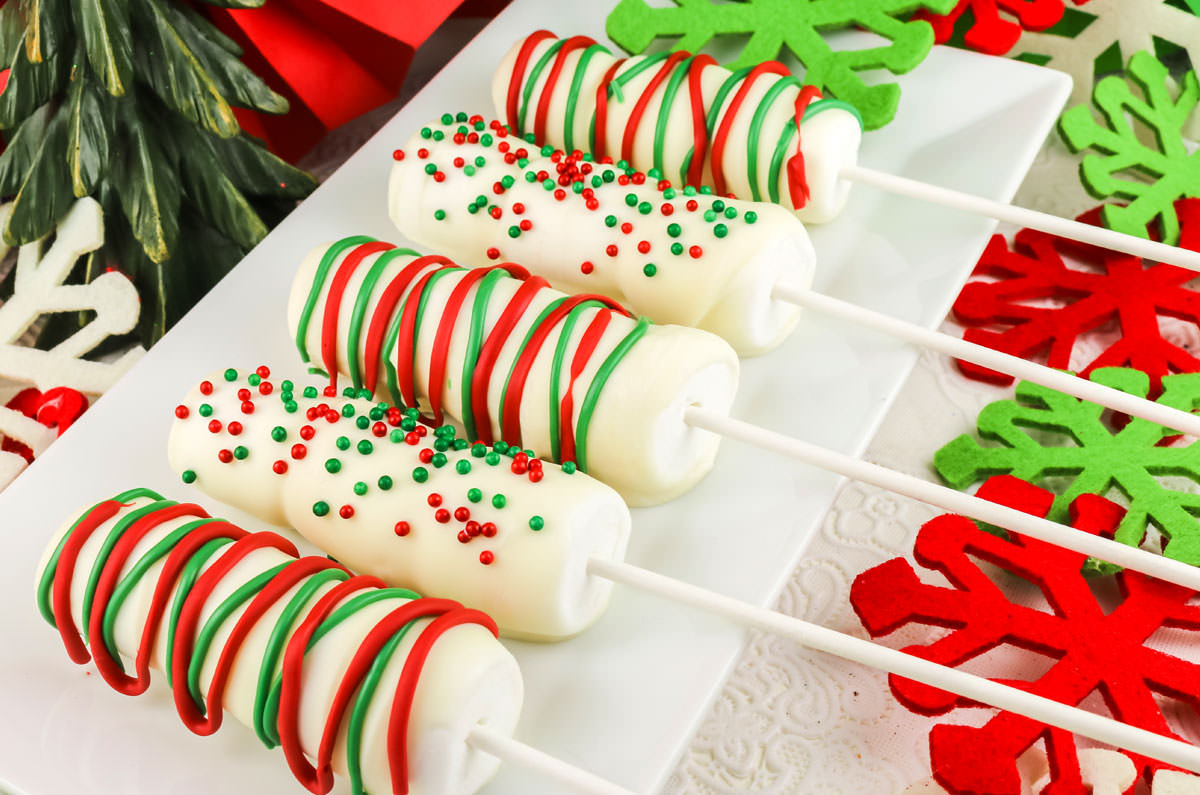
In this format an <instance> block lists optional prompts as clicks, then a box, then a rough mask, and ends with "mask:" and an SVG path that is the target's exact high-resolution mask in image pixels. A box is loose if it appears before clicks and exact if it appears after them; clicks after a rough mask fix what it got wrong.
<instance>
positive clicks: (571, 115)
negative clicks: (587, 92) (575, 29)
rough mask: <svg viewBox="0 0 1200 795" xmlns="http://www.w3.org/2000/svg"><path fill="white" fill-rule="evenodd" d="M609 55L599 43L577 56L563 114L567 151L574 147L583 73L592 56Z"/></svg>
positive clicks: (605, 48) (584, 73)
mask: <svg viewBox="0 0 1200 795" xmlns="http://www.w3.org/2000/svg"><path fill="white" fill-rule="evenodd" d="M601 52H602V53H604V54H605V55H611V54H612V53H610V52H609V50H608V48H607V47H604V46H602V45H600V44H593V45H592V46H590V47H588V48H587V49H585V50H584V51H583V53H582V54H580V56H579V62H578V63H576V64H575V74H574V76H573V77H572V78H571V88H570V90H569V91H567V110H566V113H565V114H564V116H563V149H565V150H566V151H568V152H571V151H574V149H575V110H576V107H577V106H578V104H579V89H580V87H581V86H582V85H583V78H584V75H586V74H587V68H588V64H589V63H590V62H591V60H592V56H594V55H596V54H597V53H601Z"/></svg>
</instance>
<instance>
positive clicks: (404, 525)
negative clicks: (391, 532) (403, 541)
mask: <svg viewBox="0 0 1200 795" xmlns="http://www.w3.org/2000/svg"><path fill="white" fill-rule="evenodd" d="M395 529H396V535H398V536H400V537H401V538H403V537H404V536H406V535H408V534H409V533H410V532H412V527H411V526H410V525H409V523H408V522H406V521H404V520H403V519H401V520H400V521H399V522H396V528H395Z"/></svg>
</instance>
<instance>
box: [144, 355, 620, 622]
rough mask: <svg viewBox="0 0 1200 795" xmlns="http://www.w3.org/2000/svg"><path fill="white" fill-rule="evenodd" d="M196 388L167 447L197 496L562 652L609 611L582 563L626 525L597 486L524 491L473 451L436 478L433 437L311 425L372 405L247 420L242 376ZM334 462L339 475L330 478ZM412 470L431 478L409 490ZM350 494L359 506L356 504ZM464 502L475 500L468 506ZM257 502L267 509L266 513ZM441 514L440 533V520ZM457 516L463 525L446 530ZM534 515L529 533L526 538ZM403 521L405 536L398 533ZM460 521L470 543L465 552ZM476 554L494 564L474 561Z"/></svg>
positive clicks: (257, 411) (275, 408)
mask: <svg viewBox="0 0 1200 795" xmlns="http://www.w3.org/2000/svg"><path fill="white" fill-rule="evenodd" d="M206 383H209V384H212V387H213V388H212V392H211V393H210V394H207V395H205V394H202V393H201V391H200V387H199V385H198V386H196V387H194V388H193V389H192V390H191V391H190V392H189V393H188V394H187V396H186V397H185V398H184V401H183V404H182V405H184V406H187V407H188V409H189V413H188V416H187V417H185V418H182V419H179V418H177V419H176V420H175V423H174V425H173V427H172V428H171V435H170V439H169V443H168V457H169V459H170V462H171V467H172V469H174V470H175V471H176V472H180V473H182V472H184V471H190V472H192V473H194V474H195V485H196V486H197V487H198V488H200V489H201V490H203V491H204V492H205V493H206V494H209V495H210V496H212V497H215V498H217V499H219V500H221V501H222V502H226V503H229V504H230V505H234V506H236V507H238V508H241V509H243V510H246V511H249V512H251V513H253V514H255V515H256V516H259V517H260V518H263V519H266V520H268V521H273V520H274V518H276V517H278V518H279V519H280V520H281V521H279V522H278V523H279V524H286V525H290V526H292V527H294V528H295V529H296V530H297V531H299V532H300V534H301V535H303V536H304V537H305V538H307V539H308V540H309V541H311V542H313V543H314V544H316V545H317V546H318V547H320V548H321V549H323V550H324V551H325V552H327V553H329V554H330V555H332V556H333V557H334V558H335V559H336V560H338V561H340V562H341V563H343V564H344V565H346V566H348V567H349V568H351V569H353V570H354V571H358V572H361V573H364V574H371V575H374V576H376V577H379V578H381V579H382V580H383V581H384V582H386V583H388V584H389V585H398V586H402V587H406V588H412V589H414V590H416V591H417V592H418V593H421V594H422V595H425V596H438V597H443V598H447V599H454V600H455V601H458V602H461V603H462V604H464V605H467V606H468V607H474V608H476V609H479V610H484V611H485V612H487V613H488V614H489V615H490V616H492V618H493V619H495V621H496V623H497V624H498V625H499V626H500V628H501V631H502V632H503V633H504V634H505V635H506V636H508V637H517V638H523V639H529V640H543V641H546V640H560V639H562V638H565V637H569V636H571V635H575V634H577V633H579V632H581V631H582V630H584V629H585V628H587V627H588V626H589V625H590V624H591V623H592V622H594V621H595V620H596V619H597V618H599V616H600V614H601V613H603V611H604V608H605V607H606V606H607V604H608V599H609V595H610V593H611V591H612V583H611V582H610V581H608V580H605V579H603V578H600V577H592V576H589V575H588V573H587V564H588V560H589V559H590V558H591V557H593V556H598V557H603V558H606V559H609V560H621V559H623V558H624V555H625V547H626V545H627V543H628V540H629V530H630V524H631V520H630V516H629V510H628V508H626V507H625V504H624V502H622V500H621V498H620V497H619V496H618V495H617V493H616V492H615V491H613V490H612V489H611V488H609V487H608V486H605V485H604V484H603V483H600V482H599V481H597V480H595V479H594V478H591V477H588V476H587V475H585V474H583V473H582V472H574V473H571V474H568V473H566V472H564V471H563V470H562V469H561V468H560V467H558V466H556V465H554V464H544V465H543V464H542V463H541V462H539V463H538V464H537V465H536V466H537V467H539V468H540V469H541V473H542V474H541V477H540V479H538V480H536V481H534V480H531V479H530V476H529V474H528V473H521V474H517V473H515V472H514V471H513V463H514V461H513V459H511V458H509V457H507V456H502V455H500V454H499V453H494V451H492V452H493V453H494V455H492V456H490V457H488V456H486V455H485V454H484V448H482V446H479V447H476V448H475V450H472V449H471V448H469V447H464V448H463V449H458V450H456V449H454V448H453V447H451V448H450V449H448V450H446V451H444V453H443V456H444V457H445V460H444V462H443V463H442V465H441V466H437V465H435V464H433V463H429V462H422V460H421V459H420V457H419V456H420V451H422V450H428V452H429V453H432V452H433V448H432V444H433V442H434V441H435V436H434V434H431V433H427V434H426V436H424V437H423V438H422V439H421V441H420V443H419V444H416V445H413V444H408V443H407V442H406V441H404V438H403V437H405V436H406V435H407V434H405V433H404V430H403V429H402V428H398V427H397V426H394V425H391V424H389V423H388V422H387V420H380V421H381V422H383V424H384V425H386V429H387V433H386V434H385V435H383V436H377V435H376V434H375V432H374V430H373V428H368V429H360V428H359V427H357V426H356V424H355V421H354V420H352V419H349V418H346V417H345V416H341V418H340V419H339V420H338V421H336V422H335V423H333V424H330V423H329V422H328V421H327V420H326V419H324V418H317V419H315V420H312V421H310V420H308V418H307V412H308V410H309V409H310V408H311V407H313V406H317V405H321V404H324V405H328V406H330V407H331V408H332V410H334V411H336V412H341V411H342V410H343V408H345V407H347V406H349V407H351V408H353V409H355V410H356V412H357V414H358V415H360V416H368V419H369V414H368V412H369V411H370V410H371V409H375V408H376V404H374V403H372V402H370V401H367V400H362V399H348V398H341V397H338V398H306V397H304V396H303V393H302V389H297V391H296V392H295V393H294V397H295V402H296V404H297V409H296V411H295V412H294V413H289V412H288V411H287V410H286V409H285V406H284V401H283V400H282V399H281V395H280V394H277V393H276V391H275V390H273V391H272V393H271V394H269V395H267V396H259V395H257V394H256V395H255V397H256V398H257V399H256V400H255V401H254V411H253V412H252V413H250V414H245V413H243V412H242V410H241V402H242V401H241V400H240V399H239V398H238V396H237V392H238V390H239V389H242V388H246V387H247V383H246V380H245V374H244V373H239V378H238V379H237V380H236V381H234V382H229V381H226V380H225V378H224V377H223V375H222V373H220V372H218V373H214V374H213V375H212V376H211V377H210V378H209V379H208V380H207V382H206ZM202 404H204V405H208V406H211V407H212V409H213V411H212V414H211V416H210V417H207V418H206V417H202V416H200V414H199V412H198V407H199V406H200V405H202ZM376 416H379V415H378V413H377V414H376ZM213 419H216V420H218V421H219V422H221V423H222V425H223V428H222V430H221V431H220V432H217V433H213V432H211V431H210V430H209V423H210V422H211V421H212V420H213ZM231 421H233V422H240V423H241V424H242V428H241V431H240V433H238V435H237V436H236V437H235V436H231V435H230V434H229V431H228V428H229V424H230V422H231ZM411 424H412V423H411V420H410V421H409V422H407V423H405V425H406V426H407V427H411ZM305 426H307V427H308V428H310V429H312V431H313V433H312V437H311V438H310V439H308V440H302V437H301V429H302V428H303V427H305ZM420 427H421V428H422V430H425V431H427V430H428V429H426V428H425V427H424V426H420ZM277 428H283V429H285V431H286V436H285V438H283V439H282V441H276V440H275V439H274V438H273V437H272V432H273V431H274V430H275V429H277ZM392 432H395V433H396V435H397V437H398V438H399V439H400V440H399V441H393V440H392V436H391V434H392ZM339 439H345V440H347V441H346V442H343V443H342V444H343V446H344V447H345V448H346V449H341V448H339V447H338V440H339ZM364 441H365V442H366V443H367V444H369V445H370V447H369V448H367V449H368V450H369V452H367V453H365V454H364V453H362V452H360V448H359V445H360V444H361V443H362V442H364ZM297 443H300V444H302V445H303V446H304V448H305V453H304V457H303V458H295V457H294V456H293V455H292V447H293V445H295V444H297ZM236 445H242V446H243V447H245V448H246V450H247V455H246V457H245V458H241V459H239V458H234V459H232V460H230V461H229V462H228V463H223V462H222V461H221V460H220V459H219V457H218V455H219V451H220V450H222V449H227V450H228V449H232V448H234V447H235V446H236ZM281 460H282V461H284V462H285V463H286V464H287V471H286V472H285V473H284V474H282V475H281V474H278V473H276V472H275V470H274V469H273V466H274V465H275V462H276V461H281ZM331 460H334V461H336V462H337V464H338V469H337V471H336V472H330V471H328V469H327V466H326V463H327V462H328V461H331ZM439 460H440V459H439ZM463 462H465V463H463ZM460 467H462V468H464V469H465V470H466V471H465V472H460V470H459V468H460ZM417 468H420V470H421V471H422V472H423V473H424V474H423V477H425V478H427V479H425V480H422V481H420V482H417V481H416V480H414V475H413V472H414V470H416V469H417ZM385 476H386V477H387V478H390V479H391V482H390V484H389V487H388V488H387V489H383V488H381V487H380V478H381V477H385ZM189 478H190V476H189ZM360 483H361V484H363V485H364V486H365V489H364V492H365V493H363V494H361V495H360V494H358V493H356V492H355V484H360ZM472 489H478V491H479V493H478V494H475V495H474V496H475V497H476V499H475V500H472V499H471V496H472V495H471V490H472ZM267 495H269V496H270V498H271V499H274V500H276V502H275V503H274V504H269V502H268V499H267V498H266V496H267ZM431 495H436V496H435V497H434V498H433V499H434V500H435V501H436V504H431V502H430V500H431ZM497 500H498V501H499V502H500V503H501V504H500V505H499V506H497V505H496V502H495V501H497ZM317 501H322V502H324V503H325V504H326V505H328V506H329V510H328V512H327V513H325V514H324V515H317V514H316V513H314V511H313V506H314V503H316V502H317ZM347 505H348V506H350V507H351V508H352V509H353V515H352V516H350V517H348V518H347V517H343V516H342V515H341V514H340V513H339V512H340V510H341V508H342V506H347ZM439 508H440V509H441V510H442V511H445V513H444V514H442V516H443V518H444V519H445V521H438V519H437V516H438V510H439ZM458 508H464V509H466V510H467V511H468V512H469V514H470V516H469V518H467V519H462V520H460V519H458V518H457V517H455V516H454V512H455V510H456V509H458ZM535 516H536V517H539V518H540V520H541V523H542V526H541V529H539V530H534V529H532V528H531V525H530V522H531V519H532V518H533V517H535ZM400 521H405V522H408V525H409V528H408V531H407V533H406V534H405V535H403V536H399V535H397V533H396V529H395V528H396V524H397V522H400ZM468 522H471V523H472V524H474V525H475V527H474V528H472V529H475V530H476V531H477V532H476V534H475V535H473V536H470V535H468V536H467V537H466V540H465V541H464V537H463V535H462V533H465V532H466V528H467V527H468ZM485 523H490V524H491V525H492V526H494V528H495V533H494V534H493V535H491V536H488V535H484V534H483V533H480V532H478V526H480V525H484V524H485ZM483 553H486V554H487V555H490V556H491V558H490V560H491V562H490V563H487V564H484V563H481V562H480V555H481V554H483Z"/></svg>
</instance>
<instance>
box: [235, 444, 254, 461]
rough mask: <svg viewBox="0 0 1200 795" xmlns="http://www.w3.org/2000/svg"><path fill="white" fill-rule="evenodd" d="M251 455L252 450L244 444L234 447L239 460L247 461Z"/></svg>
mask: <svg viewBox="0 0 1200 795" xmlns="http://www.w3.org/2000/svg"><path fill="white" fill-rule="evenodd" d="M249 455H250V450H249V449H248V448H246V447H244V446H243V445H240V444H239V445H238V446H237V447H235V448H233V457H234V458H236V459H237V460H238V461H245V460H246V458H247V457H248V456H249Z"/></svg>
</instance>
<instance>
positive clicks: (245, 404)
mask: <svg viewBox="0 0 1200 795" xmlns="http://www.w3.org/2000/svg"><path fill="white" fill-rule="evenodd" d="M242 413H243V414H253V413H254V404H253V403H251V402H250V401H249V400H243V401H242Z"/></svg>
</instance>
